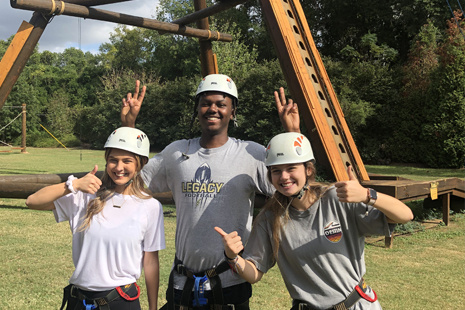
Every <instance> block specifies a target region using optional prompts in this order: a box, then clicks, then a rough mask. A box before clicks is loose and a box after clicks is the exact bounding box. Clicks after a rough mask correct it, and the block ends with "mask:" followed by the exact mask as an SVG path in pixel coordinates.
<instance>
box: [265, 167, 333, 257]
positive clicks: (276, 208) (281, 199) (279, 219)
mask: <svg viewBox="0 0 465 310" xmlns="http://www.w3.org/2000/svg"><path fill="white" fill-rule="evenodd" d="M303 165H304V167H305V170H306V171H307V170H310V171H311V173H310V175H309V176H307V184H308V186H309V188H308V190H307V193H306V195H304V196H303V197H302V198H303V199H306V200H307V201H308V203H309V205H311V204H313V203H314V202H315V201H317V200H318V199H320V197H321V196H323V195H324V193H325V192H326V190H327V188H328V187H329V186H328V185H327V184H323V183H316V182H315V176H316V169H315V165H314V164H313V162H312V161H308V162H306V163H303ZM267 176H268V180H269V181H270V182H271V170H270V168H268V174H267ZM293 199H294V198H293V197H288V196H285V195H283V194H281V193H280V192H278V191H275V192H274V194H273V196H272V197H271V198H270V199H269V200H268V201H267V202H266V204H265V205H264V206H263V209H262V210H261V211H260V213H259V214H258V216H257V219H258V218H259V217H261V216H266V215H265V214H266V213H271V216H272V222H271V228H272V236H273V256H274V258H275V260H278V251H279V243H280V240H281V231H282V230H283V228H284V226H285V225H286V224H287V222H288V220H289V207H290V205H291V203H292V200H293Z"/></svg>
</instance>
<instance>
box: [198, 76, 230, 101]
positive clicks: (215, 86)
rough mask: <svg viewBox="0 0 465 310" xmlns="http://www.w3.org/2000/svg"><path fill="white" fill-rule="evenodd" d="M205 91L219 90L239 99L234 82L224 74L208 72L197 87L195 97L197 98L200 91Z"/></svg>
mask: <svg viewBox="0 0 465 310" xmlns="http://www.w3.org/2000/svg"><path fill="white" fill-rule="evenodd" d="M207 91H219V92H223V93H226V94H228V95H230V96H232V97H234V98H235V99H236V100H238V99H239V97H238V95H237V88H236V84H234V81H233V80H232V79H231V78H230V77H229V76H227V75H224V74H209V75H207V76H206V77H204V78H203V79H202V81H201V82H200V84H199V87H198V88H197V92H196V93H195V97H196V98H197V97H198V96H199V95H200V94H201V93H204V92H207Z"/></svg>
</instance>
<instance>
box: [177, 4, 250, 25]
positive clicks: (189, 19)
mask: <svg viewBox="0 0 465 310" xmlns="http://www.w3.org/2000/svg"><path fill="white" fill-rule="evenodd" d="M246 1H247V0H230V1H225V0H223V1H219V2H217V3H216V4H214V5H212V6H209V7H208V8H207V7H205V8H203V9H201V10H198V11H196V12H194V13H192V14H188V15H186V16H183V17H181V18H179V19H176V20H174V21H172V22H171V23H173V24H178V25H189V24H191V23H193V22H196V21H199V20H201V19H204V18H206V17H209V16H212V15H214V14H216V13H219V12H222V11H225V10H227V9H230V8H232V7H234V6H236V5H238V4H241V3H244V2H246ZM204 2H205V1H204Z"/></svg>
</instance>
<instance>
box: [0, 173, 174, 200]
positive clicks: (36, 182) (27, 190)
mask: <svg viewBox="0 0 465 310" xmlns="http://www.w3.org/2000/svg"><path fill="white" fill-rule="evenodd" d="M87 173H88V172H78V173H63V174H28V175H26V174H23V175H6V176H2V175H0V198H22V199H26V198H27V197H28V196H29V195H31V194H33V193H35V192H36V191H38V190H39V189H41V188H43V187H45V186H49V185H53V184H58V183H62V182H66V180H67V179H68V176H69V175H70V174H72V175H74V176H75V177H77V178H82V177H83V176H85V175H86V174H87ZM95 175H96V176H97V177H98V178H102V176H103V171H97V173H96V174H95ZM153 197H154V198H156V199H157V200H158V201H160V202H161V203H162V204H174V200H173V195H172V193H171V192H164V193H156V194H153Z"/></svg>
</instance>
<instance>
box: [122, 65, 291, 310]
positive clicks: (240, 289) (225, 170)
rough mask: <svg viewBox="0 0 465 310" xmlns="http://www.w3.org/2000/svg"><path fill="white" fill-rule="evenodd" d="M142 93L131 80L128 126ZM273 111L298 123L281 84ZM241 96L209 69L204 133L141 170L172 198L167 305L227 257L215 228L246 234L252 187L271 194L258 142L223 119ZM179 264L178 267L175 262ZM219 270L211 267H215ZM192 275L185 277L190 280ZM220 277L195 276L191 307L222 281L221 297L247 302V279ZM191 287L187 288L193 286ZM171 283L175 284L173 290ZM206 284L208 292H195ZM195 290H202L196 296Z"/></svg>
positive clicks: (125, 113) (201, 97)
mask: <svg viewBox="0 0 465 310" xmlns="http://www.w3.org/2000/svg"><path fill="white" fill-rule="evenodd" d="M144 94H145V87H144V88H143V89H142V92H141V94H140V95H139V85H138V83H137V84H136V91H135V93H134V98H133V96H132V95H131V94H128V97H127V98H126V99H123V108H122V113H121V114H122V122H123V125H125V126H130V127H133V126H134V125H135V119H136V117H137V114H138V113H139V109H140V105H141V103H142V101H143V97H144ZM275 99H276V104H277V108H278V113H279V116H280V119H281V122H282V123H283V126H284V128H285V129H286V130H287V131H296V128H297V129H298V128H299V125H300V123H299V116H298V112H297V106H296V105H295V104H294V103H292V100H289V102H288V104H286V99H285V97H284V90H283V89H282V88H281V89H280V94H278V93H277V92H275ZM237 103H238V95H237V89H236V86H235V84H234V82H233V81H232V79H231V78H229V77H228V76H226V75H221V74H211V75H208V76H206V77H205V78H204V79H203V80H202V82H201V83H200V85H199V87H198V89H197V92H196V105H197V117H198V119H199V122H200V126H201V129H202V134H201V137H199V138H194V139H189V140H179V141H175V142H173V143H171V144H170V145H168V146H167V147H166V148H165V149H164V150H163V151H162V152H161V153H159V154H157V155H155V156H154V157H153V158H152V159H150V161H149V163H148V164H147V166H146V167H145V168H144V170H143V171H142V176H143V178H144V181H145V183H146V185H147V186H148V187H149V189H150V190H151V191H152V192H154V193H157V192H166V191H171V192H172V194H173V198H174V201H175V204H176V241H175V243H176V258H175V266H174V268H173V271H172V274H171V276H170V284H169V286H170V287H169V288H168V291H167V300H168V308H171V309H174V308H173V307H174V304H176V305H179V304H181V303H182V304H183V305H184V303H186V301H185V300H183V301H182V300H181V299H182V298H181V296H182V290H183V288H184V287H185V285H186V281H191V282H192V280H193V279H192V275H190V276H186V274H185V273H189V272H191V273H194V274H195V276H197V277H199V278H200V277H201V275H203V274H204V272H205V271H206V270H209V269H212V268H214V267H217V268H218V269H221V270H219V271H220V272H221V271H224V270H223V269H222V267H221V263H222V262H224V263H223V266H224V265H226V266H227V264H226V263H225V260H224V254H223V243H222V240H221V238H220V237H218V236H217V234H216V233H215V231H214V227H215V226H224V227H226V228H228V229H229V230H231V231H237V232H238V234H239V235H240V236H241V238H242V240H244V241H246V240H247V238H248V237H249V234H250V231H251V225H252V216H253V207H254V197H255V193H260V194H264V195H267V196H269V195H271V194H272V193H273V191H274V188H273V187H272V185H271V184H270V183H269V182H268V181H267V180H266V167H265V165H264V158H265V157H264V156H265V148H264V147H263V146H261V145H259V144H257V143H255V142H251V141H242V140H238V139H235V138H231V137H229V136H228V126H229V122H230V121H231V120H235V117H236V108H237ZM178 266H181V267H178ZM218 269H217V270H216V271H218ZM189 278H190V280H188V279H189ZM219 278H220V281H218V280H217V279H205V278H204V279H199V280H198V284H196V285H194V293H193V294H191V295H193V296H197V298H194V300H192V298H189V299H188V303H189V305H188V306H189V307H194V308H195V307H201V305H202V303H205V302H206V301H205V299H202V298H206V299H207V300H208V302H209V304H211V302H212V299H216V300H215V302H214V303H216V304H218V300H217V299H218V298H217V296H214V293H211V290H212V289H213V291H215V289H214V288H212V286H214V285H213V284H212V283H211V282H213V283H220V284H216V285H221V287H222V290H221V291H222V295H223V296H222V297H224V298H222V299H223V302H222V303H221V304H233V305H235V309H249V306H248V300H249V298H250V296H251V292H252V288H251V286H250V284H249V283H247V282H245V281H244V280H243V279H242V278H240V277H239V276H237V275H236V274H233V273H231V272H222V273H221V274H220V275H219ZM186 287H188V290H189V292H190V291H191V289H190V286H188V285H186ZM172 289H173V290H172ZM202 289H204V290H205V291H206V292H204V293H199V292H201V291H202ZM199 294H204V295H201V296H200V297H199Z"/></svg>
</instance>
